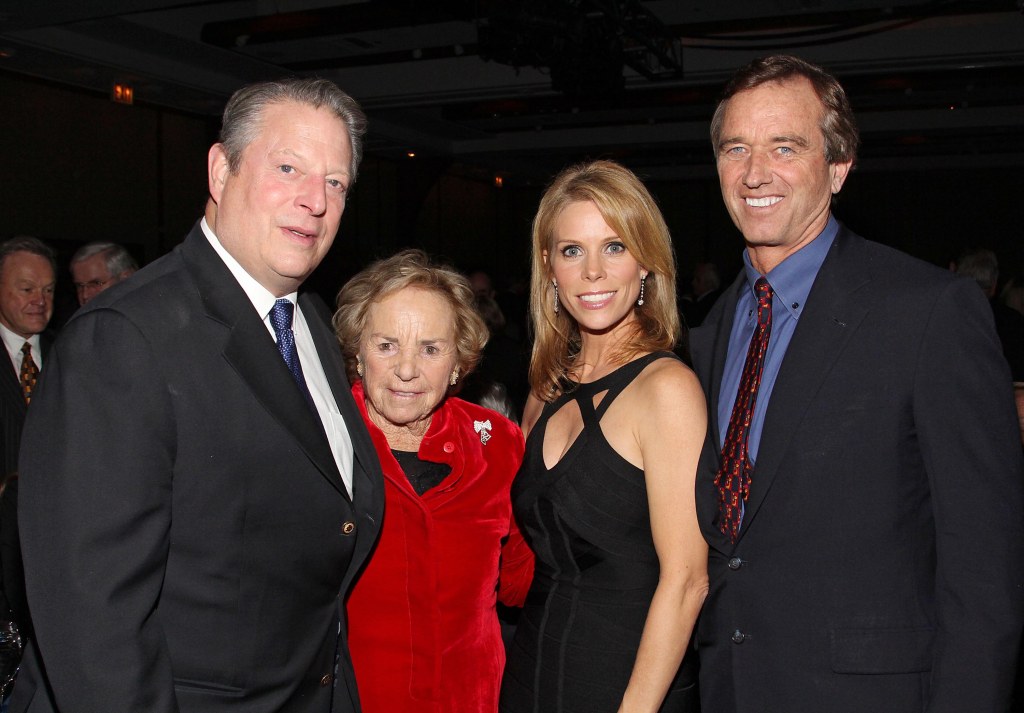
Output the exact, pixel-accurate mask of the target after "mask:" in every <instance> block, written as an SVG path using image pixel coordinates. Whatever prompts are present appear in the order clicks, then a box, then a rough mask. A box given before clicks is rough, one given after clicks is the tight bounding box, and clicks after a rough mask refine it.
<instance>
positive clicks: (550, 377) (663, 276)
mask: <svg viewBox="0 0 1024 713" xmlns="http://www.w3.org/2000/svg"><path fill="white" fill-rule="evenodd" d="M586 201H591V202H593V203H594V205H595V206H597V209H598V210H599V211H600V213H601V217H602V218H603V219H604V222H605V223H607V224H608V227H610V228H611V229H612V230H614V231H615V234H616V235H617V236H618V237H619V239H620V240H621V241H622V243H623V245H625V246H626V249H627V250H628V251H629V252H630V254H631V255H632V256H633V257H634V258H636V261H637V262H638V263H640V265H641V266H642V267H643V268H644V269H645V270H647V271H648V274H647V278H646V281H645V287H644V304H643V306H636V307H634V309H635V310H636V316H637V326H636V334H635V335H634V336H633V337H632V338H631V339H628V340H626V342H625V344H624V345H623V348H622V351H621V353H619V354H616V355H615V357H616V359H617V360H620V361H621V362H622V363H625V362H627V361H629V360H630V359H632V358H633V357H634V356H636V355H637V354H640V353H642V352H649V351H657V350H660V349H672V348H673V347H674V346H675V345H676V342H677V340H678V339H679V329H680V328H679V312H678V310H677V308H676V265H675V255H674V253H673V249H672V238H671V236H670V235H669V231H668V226H667V225H665V219H664V218H663V217H662V215H661V211H660V210H658V205H657V204H656V203H655V201H654V198H653V197H652V196H651V194H650V193H649V192H648V191H647V188H646V187H645V186H644V184H643V183H642V182H641V181H640V179H639V178H637V177H636V175H635V174H634V173H633V172H632V171H630V170H629V169H628V168H625V167H624V166H622V165H620V164H618V163H615V162H614V161H592V162H590V163H583V164H579V165H577V166H573V167H571V168H567V169H565V170H564V171H562V172H561V173H560V174H558V176H556V177H555V180H554V181H553V182H552V183H551V185H550V186H549V187H548V189H547V191H545V193H544V196H543V197H542V198H541V201H540V206H539V207H538V209H537V215H536V217H535V218H534V219H533V257H532V275H531V278H530V316H531V319H532V321H533V330H534V343H533V357H532V358H531V360H530V386H531V388H532V390H533V392H534V394H535V395H536V396H537V397H538V398H540V399H543V400H545V401H550V400H551V399H553V398H554V397H555V396H556V395H557V393H558V392H559V391H560V389H561V385H562V384H563V383H564V380H565V379H566V377H567V376H568V375H569V373H570V372H571V370H572V368H573V359H574V358H575V356H576V354H577V352H579V349H580V331H579V325H578V324H576V321H575V320H574V319H573V318H572V317H571V316H569V315H568V314H567V312H566V310H564V309H563V310H560V311H558V312H557V313H556V312H555V310H554V300H555V296H554V290H553V288H552V285H551V274H550V269H549V268H548V265H547V264H546V263H545V261H544V253H545V252H546V251H550V249H551V246H552V241H553V239H554V226H555V222H556V221H557V220H558V217H559V216H560V215H561V214H562V211H563V210H565V208H566V206H568V205H569V204H571V203H579V202H586Z"/></svg>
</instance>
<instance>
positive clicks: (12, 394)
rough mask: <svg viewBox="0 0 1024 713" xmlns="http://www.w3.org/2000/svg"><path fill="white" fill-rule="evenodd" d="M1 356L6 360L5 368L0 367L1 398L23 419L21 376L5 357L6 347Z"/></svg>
mask: <svg viewBox="0 0 1024 713" xmlns="http://www.w3.org/2000/svg"><path fill="white" fill-rule="evenodd" d="M2 348H3V345H2V344H0V349H2ZM2 356H3V358H4V360H5V361H6V362H7V368H3V367H0V391H2V393H3V397H2V398H3V399H4V400H5V401H7V402H8V403H9V404H10V406H11V409H12V410H13V411H14V413H15V414H19V415H20V418H22V419H24V418H25V411H26V407H25V392H24V391H22V390H21V377H20V375H19V374H18V373H17V372H16V371H15V370H14V365H13V364H12V363H11V360H10V359H9V358H8V357H7V350H6V349H4V351H3V354H2ZM44 361H45V357H44Z"/></svg>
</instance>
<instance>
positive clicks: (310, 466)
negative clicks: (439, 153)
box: [12, 80, 383, 713]
mask: <svg viewBox="0 0 1024 713" xmlns="http://www.w3.org/2000/svg"><path fill="white" fill-rule="evenodd" d="M364 128H365V118H364V116H363V114H362V112H361V110H360V109H359V107H358V105H357V104H356V103H355V102H354V101H353V100H352V99H351V98H350V97H349V96H348V95H346V94H345V93H343V92H342V91H341V90H339V89H338V88H337V87H336V86H334V85H333V84H332V83H330V82H328V81H326V80H287V81H282V82H268V83H264V84H258V85H253V86H250V87H247V88H243V89H241V90H239V91H238V92H236V94H235V95H234V96H233V97H232V99H231V101H229V103H228V105H227V107H226V109H225V112H224V123H223V127H222V131H221V137H220V142H219V143H217V144H215V145H214V146H213V147H212V148H211V149H210V153H209V161H208V169H209V191H210V198H209V201H208V203H207V209H206V215H205V217H204V219H203V220H202V221H200V223H199V224H197V225H196V227H195V228H193V230H192V232H191V233H190V234H189V235H188V237H187V238H186V239H185V242H184V243H183V244H182V245H181V246H179V247H178V248H177V249H176V250H175V251H174V252H173V253H171V254H170V255H168V256H166V257H164V258H162V259H160V260H158V261H156V262H155V263H153V264H152V265H150V266H149V267H147V268H146V269H144V270H142V271H140V272H138V273H136V274H135V275H133V276H132V277H131V278H130V279H128V280H126V281H124V282H122V283H119V284H117V285H115V286H114V287H112V288H111V289H109V290H106V291H105V292H103V293H102V294H101V295H98V296H97V297H96V298H95V299H93V300H91V301H90V302H89V304H88V305H86V306H85V307H83V308H82V309H81V310H80V311H79V312H78V313H77V314H76V315H75V316H74V317H73V318H72V319H71V320H70V321H69V322H68V324H67V326H66V327H65V329H64V331H63V332H62V334H61V337H60V338H59V339H58V340H57V343H56V344H55V346H54V349H53V355H52V356H51V358H50V360H49V362H48V364H47V370H46V378H45V379H44V380H43V382H42V384H41V388H40V389H39V393H38V396H37V397H36V398H35V399H34V400H33V403H32V409H31V413H30V414H29V418H28V421H27V423H26V430H25V439H24V445H25V447H24V448H23V450H22V455H23V458H24V460H23V462H22V478H21V480H22V483H21V507H20V511H21V513H20V514H21V527H22V542H23V545H24V554H25V568H26V578H27V584H28V595H29V604H30V606H31V608H32V613H33V618H34V620H35V625H36V639H37V642H38V653H39V654H41V656H40V657H35V656H33V657H32V664H33V665H32V667H30V671H29V672H30V673H31V674H32V675H31V676H30V679H31V683H24V681H23V680H21V679H19V681H18V683H17V684H16V685H15V691H14V698H13V700H12V710H14V711H19V710H26V709H27V710H30V711H36V710H49V706H53V707H55V708H57V709H59V710H62V711H65V713H80V712H83V713H84V712H94V713H101V712H102V713H111V712H112V711H125V712H127V711H139V712H140V713H141V712H142V711H145V712H146V713H164V712H167V713H170V712H171V711H180V712H181V713H187V712H196V713H215V712H216V711H226V710H232V711H243V710H244V711H267V712H268V713H269V712H270V711H280V712H281V713H307V712H308V713H314V712H315V713H329V712H331V711H334V713H339V712H344V711H357V710H359V703H358V696H357V693H356V690H355V683H354V678H353V675H352V667H351V662H350V658H349V654H348V650H347V645H346V628H345V621H344V616H343V612H344V607H343V602H342V600H343V598H344V595H345V593H346V592H347V590H348V588H349V586H350V585H351V583H352V580H353V577H354V576H355V574H356V572H357V570H358V569H359V567H360V566H361V565H362V563H363V562H364V561H365V560H366V558H367V556H368V555H369V552H370V549H371V547H372V545H373V543H374V541H375V539H376V537H377V534H378V531H379V526H380V522H381V515H382V509H383V492H382V478H381V474H380V468H379V464H378V463H377V461H376V459H375V456H374V454H373V448H372V445H371V443H370V441H369V436H368V434H367V433H366V430H365V428H364V427H363V425H362V421H361V419H360V418H359V414H358V411H357V410H356V407H355V404H354V402H353V401H352V399H351V396H350V393H349V385H348V383H346V380H345V376H344V373H345V372H344V368H343V365H342V358H341V353H340V351H339V349H338V345H337V342H336V341H335V338H334V335H333V333H332V332H331V330H330V329H329V327H328V321H327V314H326V310H325V309H324V307H323V305H322V303H320V302H317V301H315V300H314V299H313V298H311V297H309V296H307V295H301V294H298V292H297V291H298V289H299V287H300V285H301V284H302V282H303V281H304V280H305V279H306V277H308V276H309V274H310V273H311V272H312V271H313V270H314V268H316V266H317V265H318V264H319V263H320V261H321V259H322V258H323V256H324V254H325V253H326V252H327V250H328V248H329V247H330V245H331V242H332V241H333V239H334V236H335V233H336V231H337V228H338V223H339V220H340V218H341V214H342V211H343V209H344V206H345V196H346V192H347V191H348V190H349V189H350V188H351V186H352V184H353V182H354V181H355V178H356V169H357V166H358V164H359V158H360V146H361V138H362V134H363V132H364ZM296 295H298V296H297V301H298V307H297V309H295V308H294V300H295V299H296ZM293 311H294V314H293ZM40 659H41V660H40ZM40 664H41V666H42V668H44V669H45V674H46V678H48V681H49V686H50V689H51V690H52V698H51V697H49V696H44V695H43V693H44V686H43V685H42V684H43V677H42V674H41V672H40V670H39V667H40ZM22 673H23V675H24V674H25V673H26V672H25V671H23V672H22ZM335 674H337V675H335ZM23 683H24V686H23Z"/></svg>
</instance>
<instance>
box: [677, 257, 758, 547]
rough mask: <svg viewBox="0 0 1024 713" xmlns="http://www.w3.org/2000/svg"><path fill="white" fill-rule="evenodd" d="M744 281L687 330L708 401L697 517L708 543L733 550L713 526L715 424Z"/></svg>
mask: <svg viewBox="0 0 1024 713" xmlns="http://www.w3.org/2000/svg"><path fill="white" fill-rule="evenodd" d="M746 284H747V281H746V276H745V275H744V273H743V272H740V274H739V275H738V276H737V278H736V279H735V280H734V281H733V283H732V286H731V287H729V289H727V290H726V291H725V293H724V294H723V295H722V297H721V298H719V300H718V302H717V303H716V304H715V306H714V307H713V308H712V310H711V312H710V313H709V314H708V316H707V318H706V319H705V321H704V323H703V324H702V325H701V326H700V327H697V328H695V329H693V330H692V331H691V332H690V350H691V354H692V356H693V365H694V369H695V370H696V372H697V375H698V377H699V378H700V382H701V384H702V385H704V398H705V399H706V400H707V403H708V434H707V437H706V438H705V440H704V448H703V450H702V452H701V459H700V468H699V469H698V481H697V487H698V488H699V493H698V497H697V507H698V511H697V516H698V518H699V519H700V525H701V529H702V530H703V532H704V536H705V538H706V539H707V540H708V544H709V545H711V546H712V547H715V548H716V549H718V550H721V551H723V552H728V551H730V550H731V549H732V543H730V542H729V539H728V538H727V537H726V536H725V535H723V534H722V532H721V531H720V530H719V529H718V528H717V527H715V524H714V520H715V517H716V516H717V515H718V490H717V488H716V487H715V485H714V478H715V474H716V473H717V472H718V467H719V465H720V463H721V455H722V454H721V447H720V446H719V443H721V431H720V429H719V427H718V403H719V400H720V399H719V392H720V391H721V389H722V375H723V373H724V371H725V357H726V353H727V352H728V351H729V334H730V332H731V331H732V324H733V319H734V317H735V315H736V303H737V301H738V300H739V296H740V294H741V291H742V290H743V289H745V286H746Z"/></svg>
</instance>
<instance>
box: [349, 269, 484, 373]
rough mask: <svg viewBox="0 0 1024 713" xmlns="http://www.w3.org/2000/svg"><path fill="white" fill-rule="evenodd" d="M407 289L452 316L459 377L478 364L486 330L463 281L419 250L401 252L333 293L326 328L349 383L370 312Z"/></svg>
mask: <svg viewBox="0 0 1024 713" xmlns="http://www.w3.org/2000/svg"><path fill="white" fill-rule="evenodd" d="M408 287H415V288H418V289H421V290H429V291H430V292H433V293H434V294H436V295H438V296H439V297H441V298H442V299H444V300H445V301H446V302H447V303H448V304H449V305H450V306H451V308H452V312H454V313H455V325H454V327H455V352H456V359H457V364H458V367H459V370H460V371H461V373H462V375H463V376H465V375H466V374H469V373H470V372H471V371H473V369H474V368H475V367H476V365H477V363H478V362H479V361H480V353H481V352H482V351H483V348H484V346H485V345H486V344H487V337H488V333H487V325H485V324H484V321H483V319H482V318H481V317H480V315H479V314H478V313H477V311H476V308H475V307H474V303H473V298H474V295H473V289H472V288H471V287H470V286H469V281H468V280H466V278H465V277H464V276H463V275H462V274H460V273H459V272H457V271H456V270H455V269H453V268H451V267H449V266H447V265H439V264H436V263H433V262H431V260H430V258H429V257H428V256H427V254H426V253H425V252H423V251H422V250H403V251H401V252H399V253H396V254H395V255H392V256H391V257H389V258H385V259H383V260H378V261H377V262H375V263H373V264H372V265H370V266H369V267H367V268H366V269H365V270H363V271H362V272H360V273H359V274H357V275H356V276H355V277H353V278H352V279H351V280H349V281H348V282H346V283H345V285H344V287H342V288H341V291H340V292H338V303H337V304H338V309H337V311H336V312H335V313H334V319H333V320H332V323H333V324H334V333H335V335H337V337H338V342H339V343H340V344H341V353H342V355H343V356H344V357H345V369H346V371H347V373H348V376H349V379H350V380H355V379H356V355H357V354H358V353H359V344H360V342H361V341H362V337H363V330H365V329H366V321H367V318H368V316H369V312H370V307H371V306H372V305H373V304H375V303H377V302H380V301H381V300H383V299H384V298H385V297H388V296H389V295H392V294H394V293H396V292H399V291H401V290H404V289H406V288H408Z"/></svg>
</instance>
